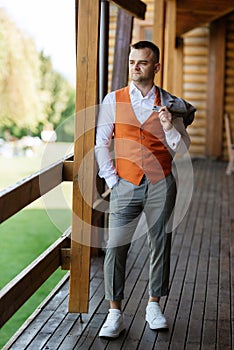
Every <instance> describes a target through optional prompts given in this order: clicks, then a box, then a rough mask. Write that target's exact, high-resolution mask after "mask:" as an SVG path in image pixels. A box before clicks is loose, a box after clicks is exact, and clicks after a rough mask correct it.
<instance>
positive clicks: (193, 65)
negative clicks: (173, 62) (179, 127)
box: [183, 27, 209, 156]
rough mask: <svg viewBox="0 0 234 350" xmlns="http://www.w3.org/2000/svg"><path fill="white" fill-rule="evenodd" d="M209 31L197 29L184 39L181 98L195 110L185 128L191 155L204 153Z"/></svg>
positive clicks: (207, 29) (204, 28)
mask: <svg viewBox="0 0 234 350" xmlns="http://www.w3.org/2000/svg"><path fill="white" fill-rule="evenodd" d="M208 45H209V28H208V27H203V28H197V29H194V30H192V31H191V32H189V33H188V34H186V35H185V36H184V50H183V51H184V55H183V97H184V98H185V99H186V100H188V101H189V102H190V103H192V104H193V105H194V106H195V107H196V108H197V112H196V119H195V121H194V123H193V124H192V125H191V126H189V127H188V132H189V135H190V137H191V147H190V153H191V154H192V155H197V156H203V155H205V154H206V150H205V145H206V115H207V80H208V50H209V47H208Z"/></svg>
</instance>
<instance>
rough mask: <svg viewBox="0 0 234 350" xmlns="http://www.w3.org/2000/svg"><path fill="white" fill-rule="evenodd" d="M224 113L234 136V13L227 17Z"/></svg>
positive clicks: (224, 152) (225, 149) (225, 152)
mask: <svg viewBox="0 0 234 350" xmlns="http://www.w3.org/2000/svg"><path fill="white" fill-rule="evenodd" d="M224 112H225V113H228V114H229V116H230V122H231V125H232V136H234V12H232V13H231V14H230V15H229V16H227V36H226V66H225V90H224ZM222 146H223V147H222V149H223V156H224V158H225V159H227V146H226V135H225V129H224V127H223V145H222Z"/></svg>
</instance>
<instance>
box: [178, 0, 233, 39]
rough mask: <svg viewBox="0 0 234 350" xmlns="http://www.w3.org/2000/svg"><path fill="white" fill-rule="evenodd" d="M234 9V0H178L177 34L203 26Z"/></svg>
mask: <svg viewBox="0 0 234 350" xmlns="http://www.w3.org/2000/svg"><path fill="white" fill-rule="evenodd" d="M232 11H234V0H177V18H176V34H177V35H178V36H181V35H182V34H184V33H186V32H188V31H190V30H191V29H194V28H197V27H201V26H203V25H205V24H207V23H210V22H212V21H214V20H216V19H218V18H220V17H223V16H224V15H226V14H228V13H230V12H232Z"/></svg>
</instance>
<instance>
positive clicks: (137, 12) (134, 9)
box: [112, 0, 146, 19]
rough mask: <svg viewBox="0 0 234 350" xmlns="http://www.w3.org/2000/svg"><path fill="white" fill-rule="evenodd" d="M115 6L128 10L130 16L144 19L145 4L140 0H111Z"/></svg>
mask: <svg viewBox="0 0 234 350" xmlns="http://www.w3.org/2000/svg"><path fill="white" fill-rule="evenodd" d="M112 2H114V3H115V4H116V5H117V6H119V7H121V8H122V9H124V10H126V11H128V12H129V13H130V14H131V15H132V16H134V17H137V18H139V19H145V13H146V4H145V3H144V2H143V1H140V0H131V1H129V0H112Z"/></svg>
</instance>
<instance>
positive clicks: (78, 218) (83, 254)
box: [69, 0, 99, 313]
mask: <svg viewBox="0 0 234 350" xmlns="http://www.w3.org/2000/svg"><path fill="white" fill-rule="evenodd" d="M98 37H99V1H96V0H79V6H78V29H77V87H76V92H77V95H76V111H77V114H76V120H75V147H74V172H73V218H72V235H71V267H70V270H71V275H70V295H69V312H77V313H78V312H79V313H81V312H88V300H89V270H90V241H91V227H92V226H91V223H92V202H93V178H94V154H93V153H94V152H93V147H94V138H95V121H96V112H95V111H96V108H95V106H96V103H97V86H98V84H97V62H98Z"/></svg>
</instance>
